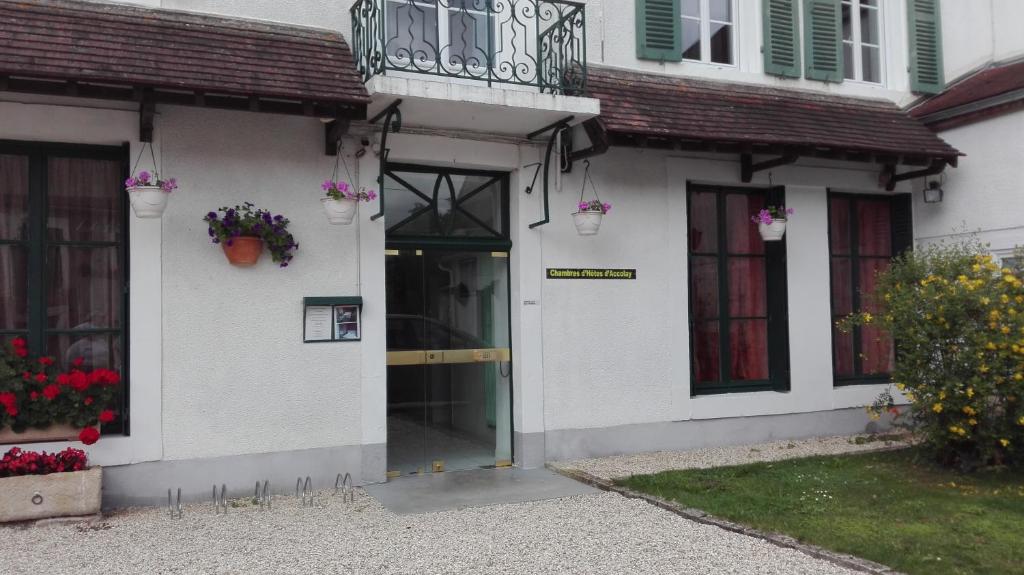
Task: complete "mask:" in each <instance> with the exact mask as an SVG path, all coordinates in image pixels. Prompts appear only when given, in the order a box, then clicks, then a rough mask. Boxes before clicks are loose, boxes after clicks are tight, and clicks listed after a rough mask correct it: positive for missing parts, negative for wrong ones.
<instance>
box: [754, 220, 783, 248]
mask: <svg viewBox="0 0 1024 575" xmlns="http://www.w3.org/2000/svg"><path fill="white" fill-rule="evenodd" d="M757 231H759V232H761V239H763V240H764V241H766V242H777V241H779V240H781V239H782V236H784V235H786V220H783V219H778V218H776V219H773V220H772V223H770V224H761V223H759V224H757Z"/></svg>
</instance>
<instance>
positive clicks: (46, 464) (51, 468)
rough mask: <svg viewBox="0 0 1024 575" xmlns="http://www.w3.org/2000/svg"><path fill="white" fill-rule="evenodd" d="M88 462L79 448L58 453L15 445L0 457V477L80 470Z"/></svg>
mask: <svg viewBox="0 0 1024 575" xmlns="http://www.w3.org/2000/svg"><path fill="white" fill-rule="evenodd" d="M88 463H89V461H88V458H87V457H86V455H85V452H84V451H82V450H81V449H74V448H71V447H69V448H67V449H65V450H64V451H61V452H60V453H47V452H45V451H43V452H39V451H22V450H21V449H18V448H17V447H15V448H13V449H11V450H10V451H8V452H7V453H6V454H5V455H4V456H3V459H0V477H14V476H16V475H46V474H49V473H63V472H66V471H82V470H83V469H85V468H86V466H87V465H88Z"/></svg>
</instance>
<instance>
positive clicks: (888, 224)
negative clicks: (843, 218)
mask: <svg viewBox="0 0 1024 575" xmlns="http://www.w3.org/2000/svg"><path fill="white" fill-rule="evenodd" d="M889 207H890V205H889V200H888V199H887V198H886V199H881V200H866V199H865V200H859V201H858V202H857V249H858V250H859V251H860V255H862V256H890V255H892V218H891V217H890V216H891V215H890V211H889Z"/></svg>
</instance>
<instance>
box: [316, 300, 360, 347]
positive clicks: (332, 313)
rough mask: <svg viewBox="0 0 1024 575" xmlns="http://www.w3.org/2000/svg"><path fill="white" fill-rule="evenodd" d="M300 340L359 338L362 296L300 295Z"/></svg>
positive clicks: (345, 339)
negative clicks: (301, 314)
mask: <svg viewBox="0 0 1024 575" xmlns="http://www.w3.org/2000/svg"><path fill="white" fill-rule="evenodd" d="M302 310H303V311H302V313H303V318H302V341H303V343H313V342H323V341H359V340H360V339H362V337H363V323H362V311H363V298H361V297H359V296H335V297H305V298H302Z"/></svg>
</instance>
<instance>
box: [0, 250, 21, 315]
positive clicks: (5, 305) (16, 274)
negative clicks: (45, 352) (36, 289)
mask: <svg viewBox="0 0 1024 575" xmlns="http://www.w3.org/2000/svg"><path fill="white" fill-rule="evenodd" d="M27 266H28V257H27V255H26V251H25V248H24V247H23V246H0V330H12V329H28V267H27Z"/></svg>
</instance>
